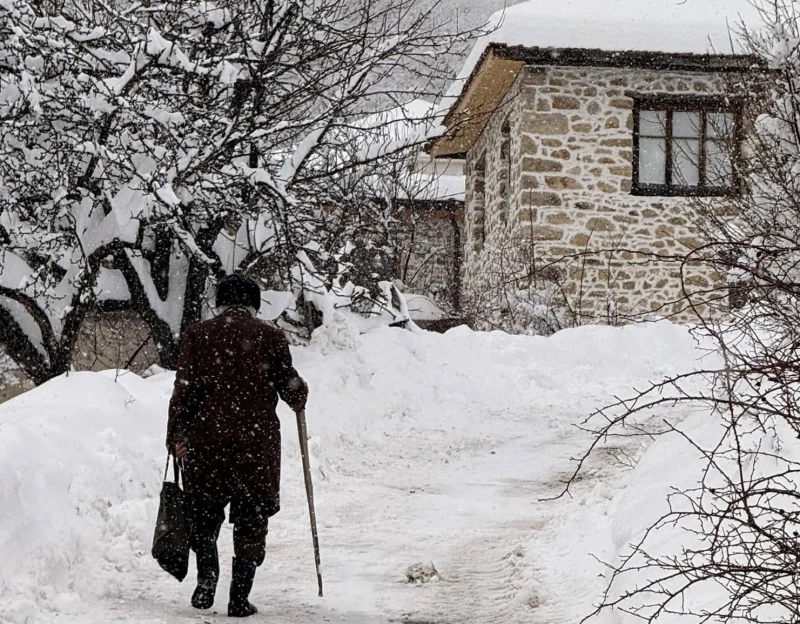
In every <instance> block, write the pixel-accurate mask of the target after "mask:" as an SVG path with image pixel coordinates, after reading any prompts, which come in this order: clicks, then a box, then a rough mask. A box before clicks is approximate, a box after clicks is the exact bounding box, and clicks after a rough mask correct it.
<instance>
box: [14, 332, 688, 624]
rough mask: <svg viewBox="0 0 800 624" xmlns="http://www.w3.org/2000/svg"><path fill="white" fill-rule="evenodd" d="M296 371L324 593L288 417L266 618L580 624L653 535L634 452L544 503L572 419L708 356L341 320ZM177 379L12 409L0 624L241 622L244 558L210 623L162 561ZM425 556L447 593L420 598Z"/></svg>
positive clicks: (58, 387)
mask: <svg viewBox="0 0 800 624" xmlns="http://www.w3.org/2000/svg"><path fill="white" fill-rule="evenodd" d="M294 355H295V361H296V365H297V367H298V369H299V370H300V372H301V374H302V375H303V376H304V377H306V379H307V380H308V382H309V385H310V387H311V398H310V402H309V406H308V418H309V430H310V435H311V452H312V464H313V466H314V478H315V493H316V499H317V507H318V516H319V523H320V540H321V544H322V561H323V574H324V577H325V583H326V597H325V598H324V599H318V598H317V597H316V579H315V575H314V564H313V554H312V549H311V540H310V535H309V529H308V521H307V511H306V507H305V494H304V490H303V486H302V473H301V469H300V459H299V456H298V451H297V438H296V429H295V427H294V422H293V416H292V415H291V414H290V413H289V412H288V410H287V409H286V408H285V407H283V408H282V411H281V412H280V415H281V418H282V419H283V421H284V422H283V447H284V458H283V466H284V468H283V471H284V472H283V492H282V499H283V500H282V504H283V511H282V512H281V513H280V514H278V515H277V516H275V517H274V518H273V519H272V522H271V525H270V536H269V538H268V556H267V561H266V563H265V565H264V566H263V567H262V568H261V569H260V570H259V573H258V575H257V577H256V585H255V589H254V592H253V601H254V602H255V603H256V604H258V605H259V606H260V607H261V609H262V613H263V615H259V616H257V617H256V618H254V619H253V621H254V622H258V621H279V622H282V623H295V622H296V623H301V622H302V623H316V622H348V623H352V624H360V623H388V622H405V623H408V624H411V623H423V622H425V623H430V624H441V623H451V622H452V623H476V624H477V623H488V622H504V623H514V622H530V623H538V622H541V623H544V622H547V623H548V624H559V623H562V622H563V623H564V624H575V623H576V622H579V621H580V619H581V617H582V616H583V615H585V614H586V613H587V612H588V611H589V610H590V608H591V605H592V603H593V601H594V600H595V599H596V598H597V596H598V593H599V591H600V590H601V588H602V586H603V576H602V575H603V572H604V569H603V567H602V565H601V564H599V563H598V562H597V561H596V559H595V558H594V557H593V555H595V556H597V557H600V558H602V559H606V560H612V559H613V558H614V557H615V556H616V554H617V553H618V551H619V549H620V545H619V544H618V543H617V542H616V540H618V539H619V537H620V536H621V535H624V534H625V532H626V531H635V530H638V529H639V528H644V527H643V526H642V527H639V526H638V524H641V514H638V513H634V514H631V512H630V504H627V506H626V504H625V502H624V496H625V492H626V490H625V486H626V484H627V483H628V482H629V481H631V479H632V478H633V477H632V475H635V474H636V471H633V472H631V470H630V469H628V468H625V467H624V465H623V463H624V462H620V461H618V460H617V458H618V457H619V456H620V453H622V452H623V451H624V452H628V453H633V454H636V453H638V452H639V451H640V449H639V448H638V447H630V448H622V447H620V445H617V447H608V448H606V449H605V450H604V451H603V452H602V453H601V454H600V455H598V456H597V457H596V458H595V459H594V460H593V461H592V463H591V464H590V466H589V467H588V470H587V472H586V473H585V474H584V475H583V477H582V479H581V480H580V481H579V482H578V483H577V484H576V487H575V489H574V490H573V492H572V496H571V497H564V498H561V499H558V500H555V501H542V500H541V499H543V498H549V497H552V496H553V495H555V494H557V493H558V491H559V488H560V484H561V482H562V480H563V479H564V478H565V476H566V475H567V474H568V473H569V471H570V470H571V467H572V464H571V463H570V457H573V456H575V455H576V454H578V453H579V452H580V451H581V450H582V448H584V446H585V444H586V443H587V441H588V438H587V437H586V434H584V433H581V432H580V431H579V430H578V429H577V428H576V427H575V426H574V425H575V424H576V423H577V422H580V421H581V420H582V419H583V418H584V417H585V416H587V415H588V414H589V413H590V412H591V411H592V410H594V409H596V408H598V407H600V406H602V405H604V404H606V403H608V402H609V401H610V400H611V399H612V397H613V395H615V394H617V395H625V394H628V393H630V392H631V390H632V388H634V387H643V386H645V385H646V384H647V383H648V382H649V381H653V380H658V379H661V378H663V377H664V376H667V375H671V374H674V373H678V372H684V371H688V370H692V369H694V368H695V367H696V366H697V365H698V362H697V360H698V357H700V356H701V355H702V354H701V352H700V351H699V350H698V349H697V347H696V344H695V341H694V339H693V338H692V337H691V336H690V334H689V332H688V331H687V330H686V329H684V328H679V327H677V326H674V325H671V324H669V323H666V322H663V323H658V324H654V325H647V326H632V327H626V328H621V329H615V328H606V327H585V328H579V329H574V330H567V331H563V332H560V333H558V334H556V335H555V336H552V337H550V338H535V337H519V336H516V337H515V336H509V335H506V334H503V333H499V332H496V333H476V332H472V331H470V330H468V329H466V328H463V327H462V328H456V329H454V330H451V331H450V332H448V333H447V334H445V335H437V334H429V333H419V334H417V333H412V332H407V331H402V330H396V329H380V330H376V331H373V332H370V333H369V334H366V335H363V336H359V335H358V333H357V332H356V331H355V330H354V329H353V328H352V327H349V326H348V325H346V324H343V323H337V324H335V325H334V326H333V327H330V328H324V329H322V330H318V332H317V333H316V334H315V337H314V340H313V343H312V345H311V346H310V347H307V348H301V349H296V350H295V351H294ZM171 383H172V376H171V375H170V374H168V373H164V374H159V375H155V376H153V377H150V378H148V379H142V378H140V377H137V376H136V375H133V374H131V373H123V374H120V375H117V374H116V373H114V372H107V373H78V374H72V375H70V376H69V377H63V378H59V379H56V380H54V381H52V382H50V383H49V384H47V385H45V386H43V387H41V388H38V389H36V390H34V391H32V392H29V393H27V394H25V395H23V396H21V397H19V398H17V399H14V400H12V401H10V402H8V403H6V404H4V405H2V406H0V475H2V480H0V562H2V563H0V622H2V623H3V624H7V623H14V624H21V623H26V624H34V623H36V624H42V623H51V622H59V623H70V624H71V623H78V622H80V623H82V624H95V623H100V622H136V623H140V624H151V623H152V624H155V623H178V622H196V621H204V622H206V621H208V622H210V621H216V620H219V619H221V618H222V617H223V613H224V610H225V605H226V602H227V585H228V581H229V564H226V563H223V572H222V579H221V585H220V590H219V593H218V597H217V603H216V606H215V608H214V610H213V611H212V612H209V613H204V614H200V613H198V612H196V611H194V610H192V609H191V608H190V607H189V606H188V603H189V597H190V595H191V592H192V589H193V571H192V572H191V573H190V578H189V579H187V581H185V582H184V583H183V584H182V585H181V584H179V583H177V582H176V581H174V580H173V579H171V577H169V576H167V575H166V574H165V573H164V572H162V571H161V570H160V569H159V568H158V567H157V565H156V564H155V562H154V561H153V560H152V558H151V557H150V555H149V547H150V541H151V538H152V531H153V523H154V519H155V514H156V508H157V496H158V492H159V489H160V484H161V477H162V471H163V467H164V460H165V455H164V453H165V451H164V447H163V436H164V429H165V422H166V406H167V402H168V399H169V395H170V392H171ZM683 409H685V408H683ZM664 415H666V414H659V415H656V416H664ZM687 415H688V413H671V414H669V416H671V417H672V418H673V419H674V420H680V419H681V418H683V417H684V416H687ZM645 457H646V456H645ZM659 477H660V478H663V475H659ZM644 483H645V485H644V486H642V487H645V489H646V487H647V480H646V479H645V482H644ZM640 485H641V484H640ZM615 510H617V511H615ZM623 512H624V516H618V515H615V513H623ZM230 529H231V527H230V526H229V525H225V528H224V530H223V533H222V536H221V538H220V543H221V549H222V559H223V562H228V561H229V558H230V554H231V550H232V549H231V530H230ZM420 562H423V563H427V562H433V564H434V565H435V566H436V568H437V569H438V571H439V573H440V576H441V578H439V579H434V580H432V581H431V582H430V583H426V584H420V585H416V584H409V583H406V582H405V580H406V577H405V572H406V569H407V568H408V567H409V566H412V565H413V564H416V563H420Z"/></svg>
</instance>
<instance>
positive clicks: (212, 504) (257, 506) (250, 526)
mask: <svg viewBox="0 0 800 624" xmlns="http://www.w3.org/2000/svg"><path fill="white" fill-rule="evenodd" d="M228 502H229V501H224V500H223V501H220V500H211V499H204V498H198V497H189V501H188V505H189V509H188V512H189V513H188V516H189V530H190V539H191V546H192V550H193V551H194V552H195V555H196V556H197V563H198V569H199V568H201V567H202V566H205V567H207V568H209V569H210V570H212V571H214V569H215V568H216V570H215V571H216V575H215V576H217V577H218V576H219V563H218V559H217V538H218V537H219V531H220V528H221V527H222V523H223V522H225V506H226V505H227V504H228ZM230 505H231V509H230V521H231V524H233V552H234V556H235V557H237V558H241V559H247V560H249V561H252V562H253V563H255V565H256V566H260V565H261V564H262V563H264V557H265V556H266V546H267V525H268V516H267V513H266V511H267V509H266V506H265V505H263V504H261V503H258V502H255V501H251V500H232V501H230Z"/></svg>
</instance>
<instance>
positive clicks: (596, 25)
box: [433, 0, 761, 156]
mask: <svg viewBox="0 0 800 624" xmlns="http://www.w3.org/2000/svg"><path fill="white" fill-rule="evenodd" d="M760 23H761V22H760V16H759V13H758V11H757V9H756V8H755V7H753V6H752V4H751V0H558V1H557V2H556V1H554V0H528V1H527V2H524V3H522V4H518V5H516V6H513V7H510V8H508V9H506V10H504V11H500V12H498V13H495V14H494V15H493V16H492V17H491V18H489V21H488V22H487V25H486V34H485V35H483V36H482V37H480V38H479V39H478V41H477V42H476V44H475V46H474V47H473V49H472V51H471V52H470V54H469V56H468V57H467V60H466V62H465V63H464V66H463V68H462V70H461V71H460V72H459V74H458V76H457V78H456V79H455V81H454V82H453V84H452V85H451V86H450V88H449V89H448V92H447V94H446V96H445V98H444V99H443V100H442V101H441V102H440V105H439V106H440V111H439V112H440V114H441V113H444V114H447V118H446V119H445V122H444V123H445V125H447V126H448V127H449V126H450V125H451V123H452V121H453V120H452V119H451V118H450V116H451V115H452V114H453V113H454V111H455V110H456V109H457V108H459V105H460V104H461V103H462V100H463V99H464V98H465V97H467V95H468V92H469V91H470V87H471V83H472V81H473V80H474V78H475V74H477V73H479V69H480V67H483V64H484V63H487V61H489V62H491V61H492V57H493V54H492V53H493V52H494V53H495V54H494V59H495V61H497V60H501V62H496V63H495V64H494V65H492V66H491V67H490V68H489V69H488V70H487V72H491V73H492V74H493V76H492V77H491V78H490V79H489V80H490V81H491V82H492V84H488V85H486V86H484V87H482V88H480V89H477V91H480V92H483V95H482V96H481V97H483V98H484V99H485V97H486V93H489V92H493V93H494V95H495V98H494V99H495V100H497V98H498V97H501V96H502V94H503V93H504V92H505V91H506V90H507V89H508V88H510V86H511V84H512V83H513V81H514V79H515V78H516V75H517V73H518V72H519V70H520V69H521V67H522V65H523V64H525V63H532V64H536V62H537V61H536V59H541V64H546V63H547V62H548V60H549V61H551V62H560V63H561V64H566V60H567V59H568V58H583V59H584V62H582V63H581V64H591V63H590V61H591V58H592V57H591V56H590V55H583V57H581V55H579V54H577V55H576V54H573V55H571V56H570V55H567V54H564V53H566V52H568V51H573V52H574V51H602V52H603V53H605V59H604V62H605V63H606V64H607V65H606V66H610V65H612V64H613V63H614V62H616V63H617V65H621V64H625V66H628V65H627V64H628V63H630V64H631V66H637V63H641V62H642V61H643V60H646V59H647V58H648V56H647V55H677V57H679V58H676V60H677V61H678V64H679V65H681V66H682V65H683V64H686V65H688V66H690V67H694V66H697V67H702V66H703V64H702V62H701V61H699V60H698V61H696V62H695V61H693V60H692V59H708V58H709V56H708V55H711V57H710V58H711V59H718V62H716V63H709V64H708V67H709V68H716V67H724V66H725V65H733V64H735V62H736V61H737V59H741V58H742V57H737V56H734V55H739V54H742V53H743V49H742V46H741V45H740V43H739V37H738V33H739V32H740V31H741V28H742V26H743V25H746V26H747V27H748V29H750V30H754V29H758V28H759V26H760ZM526 51H528V52H530V53H531V54H528V55H526V54H525V52H526ZM533 52H539V54H533ZM624 53H627V56H626V55H625V54H624ZM692 55H698V56H696V57H694V56H692ZM700 55H702V56H700ZM687 57H688V58H687ZM661 64H662V65H663V63H661ZM617 65H615V66H617ZM676 67H677V66H676ZM497 103H499V101H494V100H493V101H487V102H483V103H482V104H484V105H485V106H484V108H486V109H487V110H493V108H494V105H495V104H497ZM464 108H466V109H469V110H470V111H472V113H471V114H472V115H476V114H480V113H479V112H478V109H479V108H481V106H480V105H477V104H476V103H471V104H470V105H466V106H464ZM460 123H464V120H463V119H462V120H460ZM462 134H463V133H462ZM472 134H474V129H473V132H472ZM473 138H474V137H473ZM446 143H448V137H444V139H442V140H441V141H440V142H439V148H436V149H434V152H433V153H434V154H435V155H437V156H439V155H447V154H455V153H458V152H459V149H461V148H462V147H463V144H465V140H464V139H463V137H462V140H460V141H457V142H452V143H453V144H452V145H445V144H446ZM466 143H469V140H466Z"/></svg>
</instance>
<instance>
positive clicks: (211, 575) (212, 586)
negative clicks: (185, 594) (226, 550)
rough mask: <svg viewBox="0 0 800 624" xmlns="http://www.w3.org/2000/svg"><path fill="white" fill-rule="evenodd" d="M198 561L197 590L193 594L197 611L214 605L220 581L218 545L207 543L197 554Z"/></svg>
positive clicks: (193, 603)
mask: <svg viewBox="0 0 800 624" xmlns="http://www.w3.org/2000/svg"><path fill="white" fill-rule="evenodd" d="M195 557H196V559H197V588H196V589H195V590H194V594H192V606H193V607H194V608H195V609H210V608H211V607H212V606H213V605H214V594H216V592H217V581H218V580H219V555H218V554H217V544H216V542H213V543H205V544H203V545H202V547H201V548H200V549H198V550H197V551H196V552H195Z"/></svg>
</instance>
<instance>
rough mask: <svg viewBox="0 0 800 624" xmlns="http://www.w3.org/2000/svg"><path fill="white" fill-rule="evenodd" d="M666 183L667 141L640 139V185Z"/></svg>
mask: <svg viewBox="0 0 800 624" xmlns="http://www.w3.org/2000/svg"><path fill="white" fill-rule="evenodd" d="M666 183H667V141H666V139H639V184H666Z"/></svg>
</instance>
